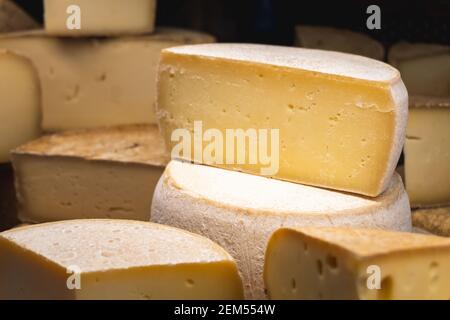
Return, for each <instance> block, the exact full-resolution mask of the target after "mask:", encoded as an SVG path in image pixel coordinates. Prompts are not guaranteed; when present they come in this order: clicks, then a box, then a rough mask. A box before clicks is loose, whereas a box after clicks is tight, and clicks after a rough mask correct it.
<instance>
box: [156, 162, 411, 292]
mask: <svg viewBox="0 0 450 320" xmlns="http://www.w3.org/2000/svg"><path fill="white" fill-rule="evenodd" d="M151 219H152V221H153V222H157V223H162V224H168V225H171V226H175V227H178V228H182V229H186V230H188V231H191V232H194V233H198V234H201V235H204V236H206V237H208V238H210V239H212V240H213V241H215V242H216V243H218V244H220V245H221V246H223V247H224V248H225V250H227V251H228V252H229V253H230V254H231V255H232V256H233V257H234V258H235V259H236V261H237V263H238V267H239V270H240V272H241V275H242V278H243V281H244V289H245V294H246V298H251V299H264V298H265V297H266V296H265V293H264V284H263V277H262V273H263V265H264V252H265V249H266V244H267V242H268V239H269V237H270V235H271V233H272V232H274V231H276V230H277V229H278V228H280V227H283V226H291V227H300V226H348V227H363V228H377V229H393V230H399V231H411V211H410V208H409V202H408V197H407V195H406V192H405V190H404V188H403V183H402V181H401V179H400V177H399V176H398V175H394V177H393V178H392V179H391V180H390V182H389V186H388V189H387V190H386V191H385V192H384V193H383V194H382V195H381V196H379V197H377V198H367V197H362V196H357V195H352V194H346V193H340V192H336V191H331V190H325V189H319V188H314V187H309V186H304V185H301V184H295V183H290V182H284V181H278V180H272V179H268V178H265V177H259V176H255V175H250V174H245V173H241V172H235V171H230V170H224V169H220V168H214V167H209V166H203V165H197V164H190V163H187V162H181V161H176V160H174V161H171V162H170V163H169V165H168V166H167V168H166V171H165V172H164V174H163V176H162V177H161V180H160V181H159V183H158V186H157V188H156V190H155V195H154V199H153V204H152V213H151ZM374 241H376V239H374Z"/></svg>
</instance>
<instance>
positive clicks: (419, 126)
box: [405, 74, 450, 207]
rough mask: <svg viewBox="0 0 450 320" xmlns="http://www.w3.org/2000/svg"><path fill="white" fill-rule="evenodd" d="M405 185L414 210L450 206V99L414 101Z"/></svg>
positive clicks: (408, 139) (415, 99) (406, 146)
mask: <svg viewBox="0 0 450 320" xmlns="http://www.w3.org/2000/svg"><path fill="white" fill-rule="evenodd" d="M449 76H450V74H449ZM405 184H406V190H407V191H408V194H409V197H410V200H411V205H412V207H426V206H436V205H444V204H450V98H449V99H440V98H430V97H428V98H427V97H413V98H411V102H410V114H409V120H408V129H407V138H406V144H405Z"/></svg>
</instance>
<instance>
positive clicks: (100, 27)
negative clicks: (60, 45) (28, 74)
mask: <svg viewBox="0 0 450 320" xmlns="http://www.w3.org/2000/svg"><path fill="white" fill-rule="evenodd" d="M74 5H75V6H78V7H79V13H80V19H79V20H80V28H79V29H78V28H73V29H72V28H71V29H69V28H68V26H67V21H68V20H69V22H70V21H72V18H71V16H72V15H74V14H76V13H78V12H77V11H72V10H71V11H70V13H69V12H67V11H68V9H69V8H71V6H74ZM44 9H45V30H46V31H47V32H48V33H49V34H51V35H59V36H105V35H109V36H110V35H124V34H142V33H149V32H152V31H153V30H154V27H155V15H156V12H155V11H156V0H128V1H123V0H45V1H44Z"/></svg>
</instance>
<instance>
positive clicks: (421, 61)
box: [388, 42, 450, 97]
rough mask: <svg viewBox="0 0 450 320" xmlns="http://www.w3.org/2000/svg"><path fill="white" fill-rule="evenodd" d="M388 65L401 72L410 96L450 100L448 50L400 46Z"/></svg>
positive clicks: (406, 44) (390, 53)
mask: <svg viewBox="0 0 450 320" xmlns="http://www.w3.org/2000/svg"><path fill="white" fill-rule="evenodd" d="M388 61H389V63H390V64H392V65H393V66H395V67H396V68H398V69H399V70H400V72H401V74H402V79H403V81H404V82H405V85H406V87H407V88H408V92H409V94H410V95H425V96H438V97H448V96H450V76H449V75H450V46H443V45H437V44H426V43H407V42H400V43H398V44H396V45H394V46H392V48H391V49H390V50H389V57H388Z"/></svg>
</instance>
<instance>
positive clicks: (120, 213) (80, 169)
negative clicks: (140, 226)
mask: <svg viewBox="0 0 450 320" xmlns="http://www.w3.org/2000/svg"><path fill="white" fill-rule="evenodd" d="M12 158H13V165H14V170H15V176H16V190H17V198H18V202H19V217H20V220H21V221H22V222H31V223H40V222H48V221H57V220H68V219H83V218H115V219H133V220H144V221H148V220H149V219H150V208H151V200H152V196H153V190H154V188H155V186H156V183H157V182H158V180H159V178H160V176H161V174H162V172H163V170H164V166H165V164H166V162H167V158H168V157H167V156H166V152H165V149H164V144H163V141H162V139H161V138H160V136H159V132H158V128H157V127H156V126H151V125H129V126H122V127H112V128H104V129H90V130H82V131H74V132H72V131H70V132H66V133H61V134H55V135H50V136H45V137H43V138H41V139H38V140H35V141H32V142H30V143H28V144H25V145H23V146H21V147H19V148H17V149H16V150H14V151H13V157H12Z"/></svg>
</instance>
